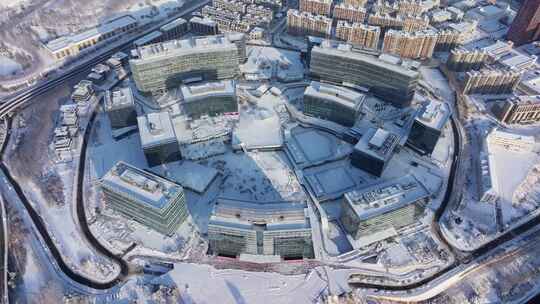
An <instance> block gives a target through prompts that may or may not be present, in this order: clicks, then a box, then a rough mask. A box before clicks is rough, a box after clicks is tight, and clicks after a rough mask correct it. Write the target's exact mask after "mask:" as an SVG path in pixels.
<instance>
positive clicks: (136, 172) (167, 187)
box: [100, 162, 184, 209]
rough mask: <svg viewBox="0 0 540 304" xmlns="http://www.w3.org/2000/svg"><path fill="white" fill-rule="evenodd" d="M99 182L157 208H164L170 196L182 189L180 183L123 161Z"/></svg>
mask: <svg viewBox="0 0 540 304" xmlns="http://www.w3.org/2000/svg"><path fill="white" fill-rule="evenodd" d="M100 182H101V185H102V186H104V187H106V188H110V189H114V190H116V191H119V192H122V193H125V194H126V195H128V196H131V197H133V198H135V199H137V201H138V202H139V203H141V204H144V205H147V206H149V207H152V208H157V209H162V208H165V207H166V206H167V205H168V204H169V203H170V200H171V198H174V197H176V196H177V195H178V194H179V193H181V192H183V191H184V189H183V188H182V186H180V185H177V184H175V183H172V182H170V181H168V180H166V179H163V178H161V177H159V176H157V175H154V174H152V173H149V172H146V171H144V170H141V169H138V168H136V167H133V166H131V165H128V164H126V163H124V162H118V163H117V164H116V165H115V166H114V167H113V168H112V169H111V170H109V172H107V173H106V174H105V176H103V178H102V179H101V181H100Z"/></svg>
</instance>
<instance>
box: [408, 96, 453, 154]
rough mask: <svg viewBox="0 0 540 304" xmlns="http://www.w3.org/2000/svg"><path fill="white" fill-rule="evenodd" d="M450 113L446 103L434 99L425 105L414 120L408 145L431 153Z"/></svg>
mask: <svg viewBox="0 0 540 304" xmlns="http://www.w3.org/2000/svg"><path fill="white" fill-rule="evenodd" d="M450 114H451V112H450V108H449V107H448V105H447V104H446V103H443V102H438V101H434V100H432V101H430V102H429V103H428V104H425V105H423V107H422V108H421V109H420V112H419V113H418V115H417V117H416V118H415V120H414V122H413V125H412V128H411V132H410V133H409V137H408V139H407V145H408V146H410V147H412V148H413V149H415V150H416V151H419V152H421V153H423V154H431V153H432V152H433V150H434V149H435V146H436V145H437V141H438V140H439V137H441V134H442V131H443V129H444V126H445V125H446V122H448V119H449V118H450Z"/></svg>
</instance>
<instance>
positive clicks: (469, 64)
mask: <svg viewBox="0 0 540 304" xmlns="http://www.w3.org/2000/svg"><path fill="white" fill-rule="evenodd" d="M487 60H488V54H487V53H486V52H485V51H483V50H480V49H474V50H467V49H465V48H462V47H460V48H455V49H453V50H452V51H450V56H448V61H447V62H446V65H447V66H448V69H449V70H451V71H456V72H463V71H469V70H479V69H480V68H482V67H483V66H484V64H485V63H486V62H487Z"/></svg>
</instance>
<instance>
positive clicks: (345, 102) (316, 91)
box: [304, 81, 365, 127]
mask: <svg viewBox="0 0 540 304" xmlns="http://www.w3.org/2000/svg"><path fill="white" fill-rule="evenodd" d="M364 98H365V96H364V95H363V94H361V93H357V92H355V91H352V90H349V89H346V88H342V87H337V86H333V85H329V84H325V83H320V82H316V81H312V82H311V84H310V85H309V86H308V87H307V88H306V90H305V92H304V114H306V115H309V116H313V117H318V118H322V119H326V120H330V121H333V122H335V123H338V124H341V125H344V126H347V127H352V126H353V125H354V123H355V122H356V119H357V118H358V115H359V114H360V111H361V109H362V104H363V101H364Z"/></svg>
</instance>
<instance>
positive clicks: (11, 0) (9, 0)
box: [0, 0, 31, 8]
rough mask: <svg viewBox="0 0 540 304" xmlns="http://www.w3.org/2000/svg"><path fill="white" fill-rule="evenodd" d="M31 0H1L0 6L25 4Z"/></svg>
mask: <svg viewBox="0 0 540 304" xmlns="http://www.w3.org/2000/svg"><path fill="white" fill-rule="evenodd" d="M30 1H31V0H2V2H0V7H4V8H8V7H16V6H19V5H22V4H27V3H29V2H30Z"/></svg>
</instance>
